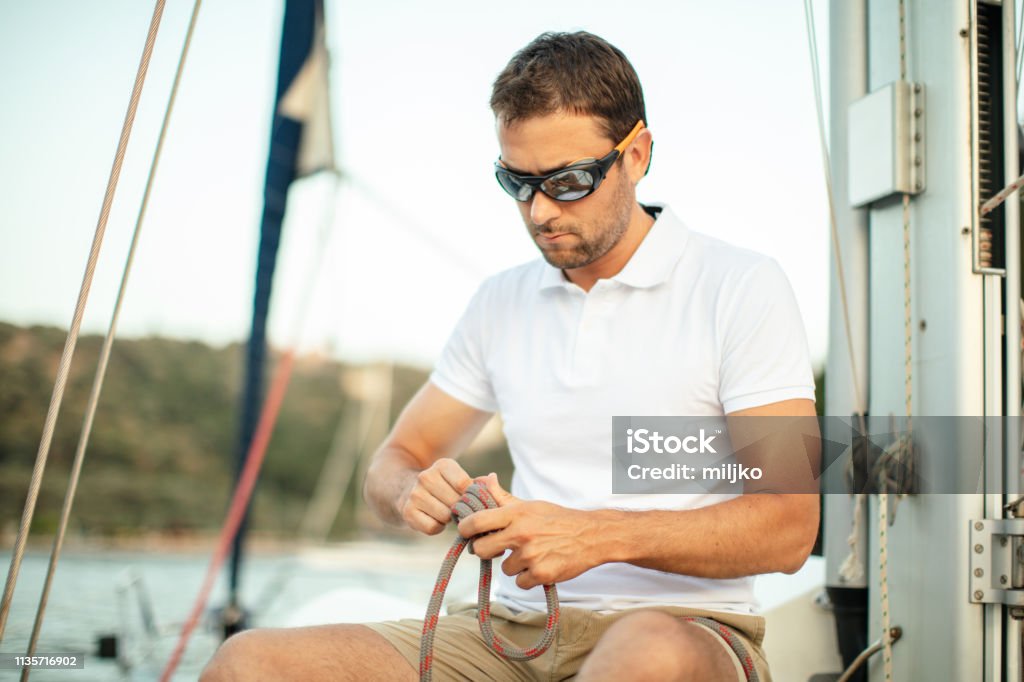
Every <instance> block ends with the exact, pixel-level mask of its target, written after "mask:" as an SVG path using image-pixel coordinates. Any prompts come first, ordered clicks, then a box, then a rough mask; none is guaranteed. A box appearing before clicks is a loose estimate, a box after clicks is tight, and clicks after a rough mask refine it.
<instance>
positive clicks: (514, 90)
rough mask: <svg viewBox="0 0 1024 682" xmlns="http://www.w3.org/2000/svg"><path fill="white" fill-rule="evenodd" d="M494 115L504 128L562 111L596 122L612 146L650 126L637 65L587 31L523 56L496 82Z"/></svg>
mask: <svg viewBox="0 0 1024 682" xmlns="http://www.w3.org/2000/svg"><path fill="white" fill-rule="evenodd" d="M491 110H492V111H494V115H495V116H497V117H498V119H499V120H500V121H501V122H502V123H503V124H504V125H511V124H513V123H515V122H516V121H523V120H526V119H529V118H533V117H534V116H546V115H548V114H553V113H555V112H558V111H568V112H572V113H574V114H583V115H588V116H597V117H599V118H600V119H601V120H602V122H603V125H604V129H605V133H606V134H607V135H608V139H610V140H612V141H613V142H618V141H619V140H621V139H623V138H624V137H626V135H628V134H629V133H630V131H632V130H633V126H635V125H636V122H637V121H639V120H642V121H643V122H644V124H646V123H647V114H646V111H645V110H644V92H643V89H642V88H641V87H640V79H639V78H638V77H637V75H636V71H635V70H634V69H633V65H632V64H630V63H629V60H628V59H626V55H624V54H622V52H621V51H620V50H619V49H618V48H617V47H615V46H614V45H612V44H610V43H608V42H607V41H606V40H604V39H603V38H599V37H598V36H595V35H594V34H592V33H587V32H586V31H577V32H575V33H542V34H540V35H539V36H537V37H536V38H534V39H533V41H532V42H531V43H530V44H529V45H527V46H526V47H524V48H523V49H521V50H519V52H517V53H516V54H515V56H513V57H512V59H511V61H509V63H508V65H507V66H506V67H505V69H504V70H503V71H502V72H501V73H500V74H498V77H497V78H496V79H495V81H494V88H493V90H492V92H491Z"/></svg>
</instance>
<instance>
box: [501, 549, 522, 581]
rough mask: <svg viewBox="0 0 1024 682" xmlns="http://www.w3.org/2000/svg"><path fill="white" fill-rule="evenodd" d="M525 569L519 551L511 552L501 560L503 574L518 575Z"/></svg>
mask: <svg viewBox="0 0 1024 682" xmlns="http://www.w3.org/2000/svg"><path fill="white" fill-rule="evenodd" d="M526 569H527V566H526V562H525V561H523V559H522V557H521V556H520V555H519V552H512V553H511V554H509V555H508V556H507V557H506V558H505V560H504V561H502V562H501V572H502V573H504V574H505V575H509V576H511V575H518V574H520V573H522V572H523V571H525V570H526Z"/></svg>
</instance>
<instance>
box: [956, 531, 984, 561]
mask: <svg viewBox="0 0 1024 682" xmlns="http://www.w3.org/2000/svg"><path fill="white" fill-rule="evenodd" d="M961 528H963V526H961ZM984 551H985V548H984V547H982V546H981V544H977V545H975V546H974V553H975V554H981V553H982V552H984Z"/></svg>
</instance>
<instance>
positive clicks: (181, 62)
mask: <svg viewBox="0 0 1024 682" xmlns="http://www.w3.org/2000/svg"><path fill="white" fill-rule="evenodd" d="M201 4H202V0H195V4H194V5H193V8H192V18H191V20H190V21H189V25H188V31H187V32H186V34H185V43H184V45H183V46H182V48H181V57H180V58H179V59H178V70H177V71H176V72H175V74H174V83H173V84H172V85H171V95H170V98H169V99H168V101H167V110H166V111H165V112H164V120H163V124H162V125H161V126H160V136H159V138H158V139H157V144H156V150H155V151H154V153H153V161H152V163H151V165H150V168H149V176H148V177H147V178H146V189H145V191H144V192H143V195H142V204H141V206H140V208H139V215H138V218H137V219H136V221H135V232H134V234H133V235H132V243H131V247H130V248H129V249H128V258H127V261H126V262H125V266H124V274H122V276H121V287H120V289H119V290H118V292H117V301H116V302H115V303H114V312H113V315H111V318H110V328H109V330H108V331H107V336H106V338H104V339H103V348H102V350H101V351H100V359H99V363H98V365H97V368H96V376H95V377H94V378H93V384H92V392H91V393H90V394H89V402H88V404H87V405H86V408H85V418H84V419H83V420H82V433H81V434H80V435H79V438H78V447H77V449H76V450H75V459H74V464H73V465H72V467H71V478H70V480H69V482H68V489H67V492H66V493H65V495H64V505H63V507H62V509H61V515H60V524H59V525H58V526H57V535H56V537H55V538H54V541H53V550H52V551H51V553H50V564H49V566H48V568H47V571H46V581H45V582H44V583H43V593H42V596H41V597H40V599H39V608H38V610H37V611H36V620H35V624H34V625H33V626H32V636H31V638H30V639H29V644H28V652H27V653H26V654H25V655H26V656H32V655H33V654H34V653H35V650H36V644H37V643H38V640H39V631H40V629H41V628H42V625H43V618H44V617H45V612H46V605H47V602H48V601H49V596H50V587H51V585H52V583H53V574H54V572H55V571H56V569H57V562H58V561H59V560H60V552H61V548H62V547H63V544H64V535H65V533H66V531H67V527H68V520H69V519H70V517H71V506H72V504H74V499H75V492H76V491H77V489H78V479H79V477H80V475H81V472H82V463H83V461H84V460H85V449H86V446H87V445H88V443H89V435H90V433H91V432H92V424H93V419H94V418H95V416H96V406H97V404H98V403H99V398H100V392H101V391H102V390H103V380H104V378H105V377H106V373H107V362H108V361H109V359H110V351H111V348H112V347H113V345H114V336H115V335H116V333H117V322H118V318H119V317H120V315H121V305H122V303H123V301H124V295H125V291H126V290H127V288H128V277H129V275H130V274H131V269H132V263H133V262H134V260H135V251H136V247H137V246H138V243H139V235H140V234H141V232H142V223H143V219H144V218H145V215H146V208H147V206H148V205H149V196H150V191H151V190H152V188H153V178H154V177H155V176H156V171H157V168H158V167H159V164H160V154H161V151H162V150H163V146H164V139H165V138H166V136H167V128H168V125H169V123H170V120H171V113H172V112H173V110H174V101H175V99H176V97H177V94H178V85H179V83H180V82H181V74H182V72H183V71H184V69H185V58H186V57H187V56H188V49H189V45H190V44H191V42H192V34H193V32H194V30H195V26H196V19H197V17H198V15H199V7H200V5H201ZM29 670H30V669H29V668H25V669H24V670H23V671H22V675H21V679H22V682H24V681H25V680H27V679H28V673H29Z"/></svg>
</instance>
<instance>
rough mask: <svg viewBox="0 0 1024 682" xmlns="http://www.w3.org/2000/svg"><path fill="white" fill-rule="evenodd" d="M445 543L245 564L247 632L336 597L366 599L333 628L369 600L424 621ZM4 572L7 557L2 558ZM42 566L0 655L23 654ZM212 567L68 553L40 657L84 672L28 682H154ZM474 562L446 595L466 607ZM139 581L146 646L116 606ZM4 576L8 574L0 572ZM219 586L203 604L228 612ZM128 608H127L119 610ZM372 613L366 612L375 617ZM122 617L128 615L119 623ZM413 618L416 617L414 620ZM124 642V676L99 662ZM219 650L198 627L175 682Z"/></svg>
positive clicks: (203, 559) (132, 610)
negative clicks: (71, 657) (340, 593)
mask: <svg viewBox="0 0 1024 682" xmlns="http://www.w3.org/2000/svg"><path fill="white" fill-rule="evenodd" d="M446 547H447V542H446V541H445V540H443V539H442V540H440V541H431V542H424V543H419V544H412V545H405V544H392V543H383V542H379V543H359V544H354V545H347V546H341V547H337V548H335V549H331V550H319V551H311V552H310V551H307V552H294V553H289V554H284V553H278V554H263V555H260V556H252V557H249V558H248V559H247V560H246V562H245V563H244V564H243V573H242V587H243V594H242V603H243V604H244V605H245V606H247V607H249V608H252V609H254V611H255V613H254V618H253V622H254V624H255V625H260V626H275V625H283V624H286V623H287V622H288V620H289V618H290V617H291V616H292V615H294V614H295V612H296V611H297V610H298V608H299V606H300V605H301V604H303V603H306V602H308V601H310V600H313V599H315V598H316V597H318V596H319V595H323V594H325V593H327V592H329V591H331V590H335V589H338V588H350V589H353V590H357V591H359V593H361V594H364V597H365V598H364V599H361V600H359V601H360V602H362V604H363V605H362V606H361V607H360V609H361V611H363V612H361V613H337V617H336V618H335V617H334V614H333V613H331V614H327V616H328V618H327V619H329V620H334V621H337V622H341V621H359V620H372V619H374V614H373V613H367V612H366V610H367V608H368V607H367V606H366V604H372V603H373V598H372V596H370V595H372V594H376V593H377V592H386V593H387V594H388V595H390V596H391V597H392V598H397V599H402V600H405V601H407V602H409V608H411V609H412V610H413V611H414V613H410V614H408V615H416V617H422V612H423V610H425V608H426V604H427V600H428V599H429V596H430V591H431V589H432V587H433V583H434V578H435V576H436V572H437V569H438V567H439V565H440V562H441V559H442V558H443V556H444V552H445V550H446ZM0 559H2V561H3V566H4V567H5V569H6V567H7V566H9V564H10V554H9V553H4V554H2V555H0ZM47 562H48V556H47V555H46V554H41V553H29V554H27V555H26V557H25V560H24V562H23V563H22V568H21V572H20V574H19V578H18V585H17V590H16V592H15V597H14V601H13V604H12V609H11V614H10V618H9V619H8V623H7V631H6V632H5V634H4V641H3V643H2V644H0V651H3V652H16V653H24V652H25V649H26V647H27V643H28V639H29V635H30V633H31V630H32V622H33V619H34V616H35V610H36V607H37V604H38V600H39V595H40V593H41V591H42V584H43V579H44V577H45V575H46V566H47ZM208 562H209V557H208V555H206V554H198V553H193V554H189V553H177V554H175V553H165V552H160V553H154V552H111V551H103V552H81V551H78V552H66V553H65V554H64V555H63V556H62V558H61V562H60V564H59V566H58V569H57V572H56V574H55V576H54V583H53V587H52V589H51V592H50V601H49V605H48V606H47V610H46V618H45V621H44V623H43V628H42V632H41V635H40V639H39V645H38V646H37V647H36V651H37V652H45V653H57V652H84V653H85V655H86V658H85V669H84V670H33V671H32V673H31V677H30V679H31V680H32V681H33V682H50V681H53V682H64V681H68V680H73V681H74V682H86V681H88V682H92V681H93V680H96V681H102V680H140V681H142V680H155V679H157V678H158V677H159V673H160V670H161V668H162V665H163V663H164V662H165V661H166V660H167V658H168V657H169V655H170V652H171V650H172V649H173V647H174V644H175V641H176V639H177V634H178V632H179V630H180V626H181V623H182V621H183V620H184V619H185V618H186V616H187V615H188V611H189V610H190V609H191V607H192V603H193V600H194V599H195V596H196V593H197V592H198V591H199V588H200V585H201V583H202V580H203V577H204V575H205V572H206V569H207V565H208ZM476 571H477V562H476V561H475V560H473V558H472V557H466V558H465V559H464V560H463V561H462V562H460V564H459V568H458V569H457V571H456V576H455V579H454V580H453V582H452V585H451V587H450V588H449V595H452V596H456V597H466V596H467V595H471V594H472V593H473V591H474V589H475V582H476V576H477V574H476ZM132 574H134V575H137V576H139V577H141V579H142V580H141V582H142V584H143V585H144V587H145V589H146V591H147V592H148V594H149V595H150V597H151V600H152V604H153V610H154V612H155V617H156V621H157V624H158V626H159V628H160V629H161V630H162V631H163V632H164V633H165V634H164V636H161V637H159V638H155V639H154V638H147V637H146V636H145V634H144V628H143V625H142V616H141V610H140V608H139V606H138V601H137V600H135V599H134V597H133V598H132V599H131V600H119V599H118V596H117V592H118V591H117V586H118V585H119V584H120V585H123V584H126V582H127V579H128V576H129V575H132ZM3 575H6V570H4V571H3ZM224 583H225V580H224V579H221V580H220V581H219V582H218V585H217V587H216V588H215V589H214V591H213V594H212V596H211V598H210V601H209V606H210V607H216V606H220V605H222V604H223V603H224V595H225V593H226V589H225V585H224ZM125 605H127V608H125ZM371 610H372V608H371ZM122 614H124V615H122ZM417 614H418V615H417ZM124 629H127V630H128V632H129V634H130V635H131V636H129V637H128V638H127V639H125V638H122V640H121V642H119V645H121V646H122V649H123V650H124V651H126V653H127V655H128V656H129V657H130V658H131V659H132V660H133V665H132V668H131V669H130V670H122V669H121V668H120V666H119V665H118V664H117V662H115V661H113V660H107V659H101V658H99V657H98V656H97V643H96V642H97V636H98V635H101V634H117V633H121V632H122V630H124ZM219 643H220V639H219V636H218V635H217V634H216V632H214V631H213V629H212V628H211V627H210V622H206V623H203V624H202V625H200V627H198V628H197V629H196V631H195V633H194V634H193V635H192V639H191V640H190V643H189V647H188V649H187V651H186V654H185V656H184V658H183V660H182V662H181V665H180V667H179V668H178V672H177V673H176V675H175V677H174V679H175V680H194V679H196V678H197V677H198V675H199V671H200V670H201V669H202V667H203V665H204V664H205V663H206V661H208V660H209V658H210V656H211V655H212V654H213V652H214V650H215V649H216V648H217V646H218V644H219ZM19 674H20V673H19V672H17V671H11V670H0V680H4V681H6V680H16V679H18V676H19Z"/></svg>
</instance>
